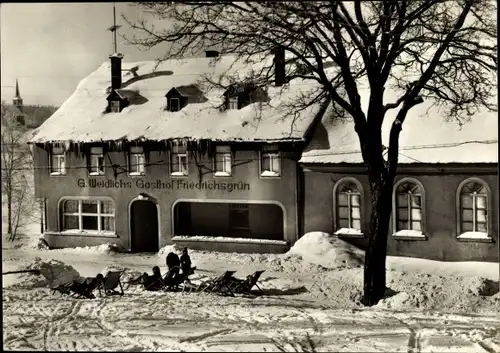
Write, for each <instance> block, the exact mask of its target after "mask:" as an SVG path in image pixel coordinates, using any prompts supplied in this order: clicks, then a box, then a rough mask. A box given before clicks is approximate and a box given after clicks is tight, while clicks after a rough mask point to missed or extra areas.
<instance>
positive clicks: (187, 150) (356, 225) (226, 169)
mask: <svg viewBox="0 0 500 353" xmlns="http://www.w3.org/2000/svg"><path fill="white" fill-rule="evenodd" d="M208 54H210V55H208ZM282 55H284V54H283V52H280V51H277V52H276V53H274V57H273V56H272V55H270V56H269V57H265V58H263V60H262V61H261V62H260V63H252V64H249V63H246V62H236V63H234V57H231V56H221V57H214V53H213V52H210V53H208V52H207V57H205V58H191V59H182V60H169V61H165V62H162V63H161V64H159V66H156V63H155V62H137V63H122V55H121V54H113V55H111V56H110V59H111V62H110V63H104V64H102V65H101V66H100V67H99V68H98V69H97V70H96V71H95V72H93V73H91V74H90V75H89V76H88V77H86V78H85V79H83V80H82V81H81V82H80V84H79V85H78V87H77V89H76V91H75V92H74V94H73V95H72V96H71V97H70V98H69V99H68V100H67V101H66V102H65V103H64V104H63V105H62V106H61V107H60V109H59V110H57V112H56V113H54V114H53V115H52V116H51V117H50V118H49V119H48V120H47V121H46V122H45V123H44V124H43V125H42V126H41V127H40V128H38V129H36V130H35V131H34V133H33V137H32V139H31V143H32V144H33V145H34V148H33V150H34V158H35V195H36V197H39V198H42V199H44V200H45V218H46V220H45V222H44V224H45V227H46V229H45V239H46V241H47V242H48V244H49V245H50V246H51V247H69V246H85V245H100V244H104V243H108V242H111V243H116V244H118V245H121V246H123V247H124V248H126V249H129V250H130V251H138V252H139V251H157V250H158V249H159V248H160V247H162V246H164V245H167V244H171V243H172V242H175V243H179V244H182V245H186V246H189V247H191V248H198V249H208V250H210V249H218V250H231V251H248V252H252V251H265V252H282V251H286V250H287V249H288V248H289V247H290V246H291V245H293V244H294V243H295V242H296V241H297V240H298V238H300V236H301V235H302V234H305V233H306V232H311V231H324V232H329V233H336V234H337V235H339V237H342V238H344V239H348V240H349V241H350V242H352V243H355V244H357V245H360V246H361V247H363V246H365V245H366V242H367V241H366V238H367V237H366V235H367V231H368V229H369V218H368V217H369V214H370V199H369V185H368V181H367V176H366V173H365V167H364V166H363V163H362V159H361V153H360V150H359V141H358V138H357V135H356V133H355V131H354V127H353V125H352V122H349V121H343V120H339V119H337V118H335V117H334V116H332V114H331V111H330V110H329V109H328V108H327V107H326V106H325V105H320V104H317V105H312V106H310V107H309V108H307V109H304V110H301V111H300V113H299V114H298V115H293V116H292V115H290V114H289V112H290V109H289V108H290V105H294V104H296V103H297V101H298V100H299V99H300V97H301V96H302V95H303V94H307V93H308V92H311V91H314V89H315V88H316V86H315V83H312V82H308V81H304V80H302V79H295V80H292V81H291V82H289V83H287V84H286V85H283V83H284V82H285V79H284V75H285V70H284V68H283V66H282V65H284V60H282V59H283V58H282ZM270 60H274V70H275V71H274V75H275V85H272V86H268V87H260V86H259V85H258V84H256V83H255V81H254V80H252V76H253V72H255V71H257V70H259V69H260V68H261V67H262V65H264V64H266V63H271V62H270ZM110 74H111V80H110ZM209 82H210V83H209ZM221 87H225V88H221ZM389 95H390V94H389V93H386V99H389V98H391V97H390V96H389ZM367 97H368V94H365V95H362V100H364V103H365V104H366V103H367V102H366V100H367ZM392 98H394V97H392ZM427 108H428V107H426V106H425V104H422V105H419V106H416V107H414V108H413V109H412V110H411V111H410V114H409V116H408V118H407V119H406V121H405V124H404V126H403V131H402V133H401V137H400V146H401V150H400V155H399V161H400V167H399V169H398V176H397V179H396V183H395V185H394V196H393V217H392V220H391V229H390V234H389V241H388V253H389V254H390V255H403V256H415V257H423V258H430V259H437V260H485V261H496V260H497V259H498V253H497V251H498V250H497V242H498V173H497V165H498V154H497V151H498V120H497V115H496V114H494V113H480V114H477V115H475V116H474V117H473V118H472V120H471V121H470V122H467V123H465V124H464V125H463V127H462V128H460V125H459V124H457V122H456V121H449V122H447V121H445V120H444V119H443V117H442V114H440V113H439V112H436V111H432V110H431V111H430V113H429V114H426V113H427ZM386 122H387V124H388V126H386V127H387V128H388V127H389V125H390V123H391V116H388V117H387V119H386ZM385 135H386V136H385V138H386V139H385V140H386V142H387V135H388V131H385Z"/></svg>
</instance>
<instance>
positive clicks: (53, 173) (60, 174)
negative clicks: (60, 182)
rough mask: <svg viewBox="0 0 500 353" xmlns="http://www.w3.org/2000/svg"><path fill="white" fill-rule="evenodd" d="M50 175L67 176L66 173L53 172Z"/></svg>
mask: <svg viewBox="0 0 500 353" xmlns="http://www.w3.org/2000/svg"><path fill="white" fill-rule="evenodd" d="M50 176H66V173H59V172H52V173H50Z"/></svg>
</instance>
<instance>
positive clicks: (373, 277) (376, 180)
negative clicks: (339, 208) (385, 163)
mask: <svg viewBox="0 0 500 353" xmlns="http://www.w3.org/2000/svg"><path fill="white" fill-rule="evenodd" d="M377 174H378V175H376V176H372V177H370V178H369V179H370V191H371V208H372V209H371V217H370V237H369V242H368V248H367V249H366V254H365V268H364V294H363V300H362V302H363V304H364V305H367V306H372V305H375V304H377V303H378V301H379V300H380V299H382V298H383V297H384V295H385V289H386V287H385V285H386V277H385V258H386V253H387V235H388V232H389V222H390V219H391V211H392V186H393V184H394V175H389V174H388V173H387V171H384V172H381V173H377Z"/></svg>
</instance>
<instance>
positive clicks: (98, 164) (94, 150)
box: [89, 147, 104, 175]
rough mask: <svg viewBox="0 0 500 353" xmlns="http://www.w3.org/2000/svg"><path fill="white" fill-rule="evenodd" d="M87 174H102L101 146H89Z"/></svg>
mask: <svg viewBox="0 0 500 353" xmlns="http://www.w3.org/2000/svg"><path fill="white" fill-rule="evenodd" d="M89 167H90V168H89V175H104V153H103V149H102V147H91V148H90V166H89Z"/></svg>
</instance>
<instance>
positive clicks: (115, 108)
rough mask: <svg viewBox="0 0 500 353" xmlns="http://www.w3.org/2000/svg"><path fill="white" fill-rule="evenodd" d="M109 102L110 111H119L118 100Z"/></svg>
mask: <svg viewBox="0 0 500 353" xmlns="http://www.w3.org/2000/svg"><path fill="white" fill-rule="evenodd" d="M109 103H110V108H111V113H119V112H120V101H111V102H109Z"/></svg>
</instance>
